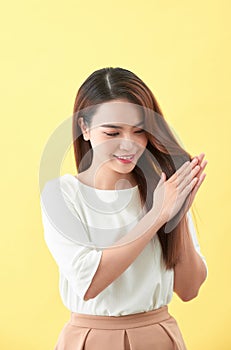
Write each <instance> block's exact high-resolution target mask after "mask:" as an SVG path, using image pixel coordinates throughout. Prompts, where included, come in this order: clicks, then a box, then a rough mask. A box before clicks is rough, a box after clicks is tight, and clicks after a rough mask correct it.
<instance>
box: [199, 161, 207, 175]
mask: <svg viewBox="0 0 231 350" xmlns="http://www.w3.org/2000/svg"><path fill="white" fill-rule="evenodd" d="M207 164H208V161H207V160H204V162H203V163H202V164H201V165H200V171H199V172H198V174H197V176H198V177H200V176H201V174H202V173H203V171H204V170H205V167H206V165H207Z"/></svg>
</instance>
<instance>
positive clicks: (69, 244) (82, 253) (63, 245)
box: [40, 180, 102, 299]
mask: <svg viewBox="0 0 231 350" xmlns="http://www.w3.org/2000/svg"><path fill="white" fill-rule="evenodd" d="M62 195H63V198H64V199H65V204H64V201H63V200H62V199H61V197H60V196H59V195H57V183H56V185H55V186H54V182H53V180H52V181H49V182H48V183H47V184H45V186H44V188H43V191H42V193H41V196H40V206H41V215H42V223H43V228H44V239H45V242H46V244H47V246H48V249H49V251H50V253H51V255H52V256H53V258H54V260H55V262H56V263H57V265H58V267H59V270H60V271H61V272H62V274H63V275H64V276H65V278H66V279H67V280H68V282H69V283H70V285H71V287H72V289H73V290H74V292H75V293H76V294H77V295H78V296H79V297H80V298H82V299H83V298H84V295H85V293H86V291H87V289H88V287H89V286H90V284H91V281H92V279H93V276H94V274H95V273H96V271H97V268H98V265H99V263H100V259H101V256H102V251H99V250H97V249H94V248H91V247H89V246H84V245H79V244H77V243H76V242H74V241H73V240H71V239H69V238H68V231H69V230H70V229H71V230H73V229H75V230H76V231H79V230H82V231H83V232H81V233H79V232H78V233H79V234H81V235H85V232H84V226H83V225H81V223H80V221H79V220H75V221H73V215H71V210H70V209H71V208H73V206H72V203H71V199H70V197H69V196H68V194H67V193H66V192H65V191H62ZM72 210H73V209H72ZM71 220H72V222H71V223H70V221H71ZM74 224H75V225H76V227H74ZM70 225H71V227H70ZM65 230H66V232H65Z"/></svg>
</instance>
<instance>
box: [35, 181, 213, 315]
mask: <svg viewBox="0 0 231 350" xmlns="http://www.w3.org/2000/svg"><path fill="white" fill-rule="evenodd" d="M40 203H41V213H42V222H43V227H44V238H45V242H46V244H47V246H48V249H49V251H50V253H51V255H52V256H53V258H54V260H55V261H56V263H57V265H58V268H59V276H60V278H59V291H60V295H61V299H62V301H63V303H64V305H65V306H66V307H67V308H68V309H69V310H70V311H72V312H78V313H82V314H91V315H105V316H121V315H127V314H133V313H138V312H144V311H149V310H153V309H157V308H160V307H161V306H164V305H167V304H168V303H169V302H170V301H171V299H172V296H173V280H174V270H173V269H171V270H166V269H165V266H164V263H163V257H162V249H161V245H160V242H159V238H158V235H157V234H156V235H155V236H154V237H153V238H152V239H151V240H150V242H149V243H148V244H147V245H146V247H145V248H144V249H143V251H142V252H141V253H140V254H139V256H138V257H137V258H136V259H135V260H134V262H133V263H132V264H131V265H130V266H129V267H128V268H127V269H126V270H125V271H124V272H123V273H122V274H121V275H120V276H119V277H118V278H117V279H116V280H114V281H113V282H112V283H111V284H110V285H109V286H108V287H107V288H105V289H104V290H103V291H102V292H101V293H99V294H98V295H97V296H96V297H95V298H93V299H89V300H87V301H85V300H84V299H83V297H84V295H85V293H86V291H87V289H88V287H89V285H90V283H91V281H92V278H93V276H94V274H95V272H96V270H97V268H98V265H99V262H100V259H101V255H102V252H103V250H104V249H107V247H110V246H112V245H114V244H115V242H116V241H118V240H119V239H121V238H122V237H124V236H125V234H126V233H128V232H129V231H131V229H132V228H133V227H134V226H135V225H136V223H137V222H138V221H139V220H140V219H141V218H142V217H143V216H144V215H145V213H146V211H145V210H144V209H143V208H142V206H141V201H140V196H139V190H138V185H137V186H135V187H132V188H128V189H122V190H100V189H96V188H93V187H90V186H87V185H85V184H83V183H82V182H80V181H79V180H78V179H77V178H76V177H75V176H73V175H71V174H65V175H63V176H60V177H59V178H55V179H53V180H50V181H48V182H46V184H45V186H44V188H43V190H42V192H41V197H40ZM187 217H188V225H189V230H190V233H191V236H192V239H193V243H194V247H195V249H196V251H197V252H198V254H199V255H200V257H201V258H202V260H203V262H204V263H205V266H206V269H207V264H206V260H205V258H204V256H203V255H202V254H201V252H200V247H199V244H198V241H197V236H196V231H195V228H194V224H193V221H192V216H191V213H190V211H188V213H187ZM115 249H116V248H115Z"/></svg>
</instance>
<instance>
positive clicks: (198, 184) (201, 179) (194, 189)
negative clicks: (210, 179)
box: [192, 174, 206, 198]
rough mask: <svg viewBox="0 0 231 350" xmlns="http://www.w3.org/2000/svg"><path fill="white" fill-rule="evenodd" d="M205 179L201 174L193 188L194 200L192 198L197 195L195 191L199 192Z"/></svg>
mask: <svg viewBox="0 0 231 350" xmlns="http://www.w3.org/2000/svg"><path fill="white" fill-rule="evenodd" d="M205 177H206V174H203V175H202V176H201V177H200V178H199V180H198V182H197V183H196V186H195V187H194V188H193V190H192V198H194V197H195V196H196V193H197V191H198V190H199V188H200V186H201V184H202V183H203V181H204V179H205Z"/></svg>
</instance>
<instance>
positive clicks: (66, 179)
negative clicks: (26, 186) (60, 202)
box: [41, 174, 77, 198]
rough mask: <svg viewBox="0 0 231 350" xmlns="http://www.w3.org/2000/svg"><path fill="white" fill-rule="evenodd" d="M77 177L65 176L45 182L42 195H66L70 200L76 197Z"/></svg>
mask: <svg viewBox="0 0 231 350" xmlns="http://www.w3.org/2000/svg"><path fill="white" fill-rule="evenodd" d="M75 180H76V179H75V177H74V175H71V174H64V175H62V176H60V177H56V178H53V179H51V180H48V181H46V182H45V184H44V186H43V187H42V190H41V195H42V196H46V195H55V194H56V195H57V194H58V193H59V194H64V195H67V196H69V197H70V198H71V197H73V196H74V195H76V189H77V182H76V183H75Z"/></svg>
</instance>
